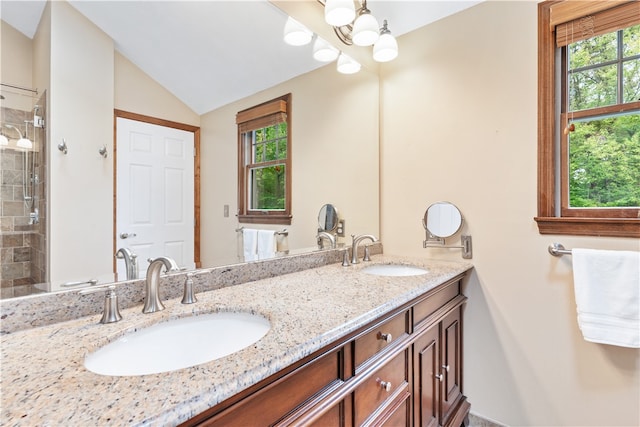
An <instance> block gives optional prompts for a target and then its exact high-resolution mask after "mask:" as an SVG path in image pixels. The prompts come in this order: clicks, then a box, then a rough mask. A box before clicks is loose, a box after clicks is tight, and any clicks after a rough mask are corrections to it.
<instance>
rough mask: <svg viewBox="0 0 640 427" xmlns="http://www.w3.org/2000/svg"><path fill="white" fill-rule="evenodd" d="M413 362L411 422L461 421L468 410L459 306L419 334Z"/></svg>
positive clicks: (448, 422)
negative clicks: (463, 391)
mask: <svg viewBox="0 0 640 427" xmlns="http://www.w3.org/2000/svg"><path fill="white" fill-rule="evenodd" d="M413 363H414V364H413V372H414V380H415V390H416V391H417V392H416V393H414V408H415V409H414V416H415V420H416V423H415V425H420V426H441V425H443V426H444V425H455V426H458V425H460V424H462V423H463V422H464V421H463V420H464V419H465V418H466V416H467V414H468V412H469V404H468V403H467V402H466V399H465V397H464V396H463V395H462V307H457V308H455V309H454V310H453V311H451V312H450V313H449V314H448V315H447V316H446V317H445V318H444V319H442V320H441V321H439V322H438V323H437V324H436V325H434V326H431V327H429V328H428V329H426V330H425V331H424V332H422V333H420V334H419V338H418V339H417V340H416V341H415V343H414V345H413ZM465 411H466V412H465ZM459 412H461V413H459ZM462 413H464V414H462Z"/></svg>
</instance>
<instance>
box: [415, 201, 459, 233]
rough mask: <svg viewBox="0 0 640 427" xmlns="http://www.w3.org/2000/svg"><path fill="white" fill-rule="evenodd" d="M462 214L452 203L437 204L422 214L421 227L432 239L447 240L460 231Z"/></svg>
mask: <svg viewBox="0 0 640 427" xmlns="http://www.w3.org/2000/svg"><path fill="white" fill-rule="evenodd" d="M462 221H463V219H462V214H461V213H460V210H459V209H458V208H457V207H456V206H455V205H454V204H452V203H449V202H437V203H434V204H432V205H431V206H429V208H427V211H426V212H425V213H424V219H423V225H424V227H425V229H426V230H427V231H428V232H429V233H430V234H431V235H432V236H434V237H441V238H447V237H451V236H453V235H454V234H456V233H457V232H458V231H460V228H461V227H462Z"/></svg>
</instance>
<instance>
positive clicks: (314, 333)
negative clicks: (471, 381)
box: [0, 255, 472, 426]
mask: <svg viewBox="0 0 640 427" xmlns="http://www.w3.org/2000/svg"><path fill="white" fill-rule="evenodd" d="M268 263H269V261H265V262H264V263H261V262H259V263H256V266H259V267H260V268H263V269H264V268H267V267H268ZM471 268H472V265H471V264H469V263H467V262H447V261H430V260H425V259H412V258H405V257H395V256H389V255H375V256H372V260H371V261H370V262H360V263H358V264H354V265H351V266H349V267H343V266H342V265H341V263H340V262H333V263H330V264H328V265H324V266H318V267H312V268H308V269H304V270H302V271H298V272H294V273H290V274H284V275H274V276H273V277H267V278H263V279H261V280H255V281H247V282H246V283H242V284H237V285H234V286H227V287H221V288H219V289H216V290H213V291H210V292H198V293H197V299H198V301H197V302H196V303H194V304H181V303H180V298H172V299H169V300H166V301H163V303H164V305H165V306H166V309H165V310H163V311H159V312H155V313H150V314H143V313H142V309H141V306H140V305H136V306H132V307H129V308H123V309H121V313H122V320H121V321H119V322H115V323H109V324H101V323H99V322H98V321H99V320H100V314H98V313H96V314H94V315H92V316H88V317H82V318H78V319H73V320H67V321H63V322H58V323H53V324H49V325H45V326H40V327H36V328H30V329H24V330H19V331H9V332H10V333H7V331H4V328H3V332H5V333H4V335H2V337H1V340H2V342H1V350H2V401H1V403H2V404H1V407H2V414H1V418H0V419H1V420H2V424H3V425H25V426H30V425H68V426H76V425H77V426H80V425H163V426H165V425H210V426H218V425H219V426H229V425H238V426H247V425H319V426H325V425H384V424H386V425H392V426H395V425H433V426H437V425H455V426H458V425H461V424H462V423H463V422H464V420H465V418H466V416H467V414H468V412H469V406H470V405H469V403H468V402H467V401H466V398H465V397H464V395H463V394H462V312H463V304H464V302H465V299H466V298H465V297H464V295H463V294H462V286H463V283H464V281H465V276H466V274H468V272H469V270H470V269H471ZM2 314H3V317H4V316H5V314H6V313H5V307H3V313H2ZM214 318H215V319H217V320H220V319H223V320H224V321H226V322H231V323H224V325H226V326H222V329H217V330H218V332H217V333H214V332H212V333H211V336H209V337H208V338H207V339H208V340H210V341H209V342H207V343H203V346H204V345H208V344H211V343H218V344H219V345H218V346H215V345H214V346H213V347H220V348H224V347H228V346H229V343H230V342H232V341H233V340H234V334H233V333H231V334H229V333H228V332H229V329H231V328H235V327H236V326H238V327H246V328H248V329H246V332H245V333H242V334H236V335H242V337H243V338H244V337H247V339H248V340H247V341H246V342H244V343H242V344H241V345H240V347H243V348H241V349H237V348H233V349H232V350H231V351H232V352H231V354H228V355H221V356H215V355H214V356H209V357H208V358H209V359H210V358H211V357H213V360H210V361H206V362H204V363H200V362H199V361H196V362H195V363H198V364H196V365H195V366H190V367H185V368H180V369H173V368H172V367H171V366H170V365H169V367H168V368H167V367H166V366H164V367H155V365H154V363H155V359H156V358H157V359H162V357H163V356H164V354H163V355H161V354H159V353H164V352H168V351H169V349H171V348H172V347H174V348H175V347H179V348H184V349H185V353H186V354H187V356H189V355H192V354H196V355H197V353H199V350H200V349H199V348H189V346H190V345H193V343H189V342H188V340H187V341H182V340H181V338H183V337H182V336H183V335H186V333H184V331H185V330H183V332H179V333H178V334H177V335H175V334H174V335H171V332H167V330H168V329H170V328H166V327H164V326H166V325H177V324H179V323H182V322H187V323H188V322H192V325H191V326H187V329H186V331H190V330H191V329H194V330H195V329H197V328H199V327H200V326H202V325H204V324H206V321H208V320H209V319H214ZM234 322H236V323H234ZM255 322H257V323H259V324H260V325H262V326H261V327H263V328H264V330H263V331H262V332H260V333H258V334H257V335H256V337H255V338H251V337H249V334H251V333H254V332H255V331H254V330H253V329H252V328H253V327H254V326H255V325H253V323H255ZM163 324H164V326H163ZM154 325H155V326H154ZM229 325H232V326H229ZM234 325H235V326H234ZM152 326H153V327H154V328H157V327H158V326H160V329H161V330H163V333H167V334H168V335H165V338H164V341H167V340H174V339H175V341H176V342H175V343H167V342H162V341H163V340H160V342H159V343H153V344H148V343H146V344H144V343H143V344H141V345H142V347H141V348H143V349H146V348H147V347H148V346H150V345H158V347H157V350H156V351H150V352H147V353H148V354H146V355H145V354H142V355H140V354H139V353H141V352H135V351H134V353H132V354H129V355H128V356H126V353H122V354H125V356H124V359H120V362H113V361H114V360H117V359H112V358H110V357H116V356H118V355H116V356H107V357H105V359H104V360H102V362H101V363H102V365H100V366H99V367H98V368H96V367H95V366H91V365H90V360H91V357H93V356H95V355H97V354H99V350H101V349H103V350H104V349H106V348H107V347H109V346H110V345H112V344H110V343H113V342H117V341H126V340H127V339H130V338H132V337H134V336H136V334H138V333H139V332H141V331H142V332H146V331H149V330H151V327H152ZM205 328H210V329H209V330H211V331H213V330H215V329H214V328H216V326H215V325H213V324H210V325H208V326H205ZM265 331H266V333H265ZM123 337H124V338H123ZM185 339H186V338H185ZM131 341H133V340H131ZM127 344H128V343H125V345H124V347H125V348H127ZM142 353H143V352H142ZM122 354H120V355H119V356H122ZM88 355H90V356H89V357H88V358H87V356H88ZM85 359H86V363H87V365H86V366H85ZM129 359H132V360H133V359H136V360H137V363H138V364H137V367H134V368H132V369H133V370H132V371H118V370H117V369H116V370H115V371H106V372H104V373H103V374H98V373H95V372H93V371H96V372H102V371H100V369H102V368H104V367H105V366H107V368H108V367H109V364H110V363H112V365H114V366H115V367H116V368H118V367H121V366H123V365H127V363H125V361H127V360H129ZM181 363H182V361H181ZM190 364H191V363H190V362H186V365H184V366H189V365H190ZM88 368H90V369H91V370H89V369H88ZM145 369H146V371H145ZM156 372H157V373H156Z"/></svg>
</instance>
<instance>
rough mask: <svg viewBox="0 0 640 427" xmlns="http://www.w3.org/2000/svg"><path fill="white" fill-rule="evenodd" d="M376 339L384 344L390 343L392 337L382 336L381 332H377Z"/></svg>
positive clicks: (388, 335)
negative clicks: (384, 342)
mask: <svg viewBox="0 0 640 427" xmlns="http://www.w3.org/2000/svg"><path fill="white" fill-rule="evenodd" d="M378 339H379V340H382V341H386V342H391V340H393V336H392V335H391V334H383V333H382V332H378Z"/></svg>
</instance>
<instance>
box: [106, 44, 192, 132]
mask: <svg viewBox="0 0 640 427" xmlns="http://www.w3.org/2000/svg"><path fill="white" fill-rule="evenodd" d="M114 65H115V70H114V73H115V96H114V98H115V108H117V109H119V110H124V111H129V112H132V113H137V114H143V115H145V116H151V117H156V118H160V119H165V120H171V121H174V122H178V123H185V124H188V125H193V126H199V125H200V116H199V115H198V114H196V113H195V112H194V111H193V110H191V109H190V108H189V107H187V106H186V105H185V104H184V103H183V102H182V101H180V100H179V99H178V98H176V97H175V95H173V94H172V93H170V92H169V91H168V90H166V89H165V88H164V87H163V86H161V85H160V84H159V83H158V82H156V81H155V80H153V79H152V78H151V77H149V75H147V74H145V73H144V72H143V71H142V70H140V68H138V67H137V66H136V65H135V64H133V63H132V62H131V61H129V60H128V59H127V58H125V57H124V56H122V55H121V54H120V53H118V52H116V53H115V64H114Z"/></svg>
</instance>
